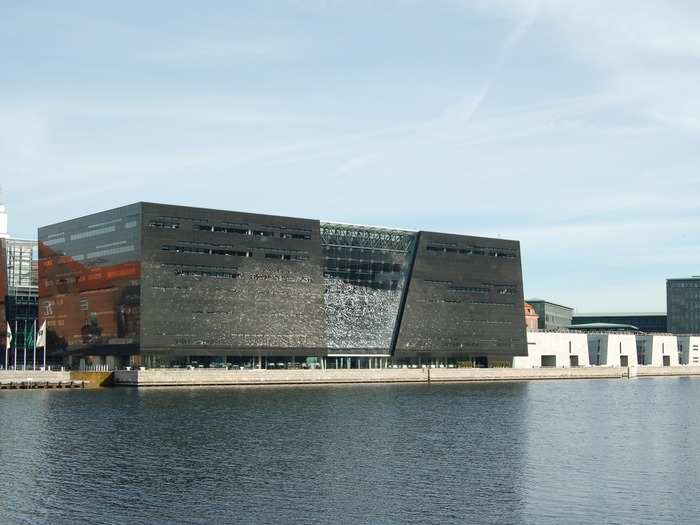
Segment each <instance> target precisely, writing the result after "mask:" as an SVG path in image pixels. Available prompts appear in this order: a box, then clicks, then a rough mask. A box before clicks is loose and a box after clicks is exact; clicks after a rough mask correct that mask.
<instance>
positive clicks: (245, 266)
mask: <svg viewBox="0 0 700 525" xmlns="http://www.w3.org/2000/svg"><path fill="white" fill-rule="evenodd" d="M39 256H40V260H39V273H40V282H39V295H40V301H39V303H40V317H41V318H42V320H43V319H46V321H47V322H48V327H49V330H48V332H49V344H50V352H52V353H53V354H54V355H56V356H60V357H63V358H64V360H66V361H68V362H71V363H73V364H74V363H75V360H76V359H77V360H86V361H89V362H91V363H100V364H101V363H105V364H108V365H112V366H124V365H139V364H144V365H147V366H171V365H185V364H188V363H189V364H195V363H196V364H197V365H202V364H203V365H210V366H224V364H226V363H229V364H230V363H234V364H250V363H254V364H255V365H256V366H267V367H276V366H287V365H289V364H290V363H296V364H300V363H303V364H305V365H308V364H312V365H316V364H319V363H320V364H322V365H324V366H326V365H327V366H330V367H334V366H353V367H356V366H370V365H373V366H384V365H386V364H387V363H389V362H392V361H393V362H411V363H413V362H415V363H429V362H436V361H439V362H443V363H448V362H456V361H465V360H471V361H473V362H478V363H484V364H486V363H488V362H489V361H495V360H499V361H500V360H509V359H510V358H512V356H514V355H526V351H527V345H526V341H525V329H524V320H523V296H522V274H521V263H520V247H519V243H518V242H517V241H508V240H502V239H486V238H480V237H469V236H461V235H450V234H441V233H432V232H420V231H409V230H401V229H393V228H381V227H373V226H361V225H348V224H339V223H332V222H323V221H319V220H313V219H301V218H291V217H279V216H273V215H260V214H251V213H240V212H231V211H221V210H210V209H203V208H190V207H182V206H172V205H162V204H151V203H137V204H133V205H130V206H125V207H123V208H118V209H114V210H109V211H105V212H102V213H97V214H94V215H90V216H87V217H83V218H80V219H74V220H70V221H65V222H62V223H59V224H54V225H51V226H46V227H43V228H40V229H39Z"/></svg>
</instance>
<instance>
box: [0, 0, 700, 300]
mask: <svg viewBox="0 0 700 525" xmlns="http://www.w3.org/2000/svg"><path fill="white" fill-rule="evenodd" d="M698 27H700V2H697V1H695V0H692V1H691V0H689V1H683V0H676V1H666V2H654V1H645V0H615V1H610V0H606V1H597V0H587V1H585V2H582V1H580V0H573V1H546V0H542V1H538V0H473V1H468V0H425V1H422V0H396V1H392V0H371V1H365V0H348V1H343V0H277V1H274V2H273V1H265V0H254V1H246V0H237V1H235V2H230V1H223V0H222V1H218V0H202V1H200V2H191V1H179V0H167V1H161V0H150V1H148V2H137V1H126V0H123V1H117V0H115V1H112V2H93V1H84V2H81V1H71V0H63V1H61V2H55V1H44V2H41V1H34V0H21V1H15V0H4V1H3V2H0V159H1V162H0V185H2V188H3V193H4V200H5V203H6V205H7V207H8V211H9V213H10V232H11V233H12V235H13V236H17V237H28V238H33V237H35V236H36V229H37V227H39V226H42V225H45V224H50V223H53V222H58V221H61V220H66V219H69V218H74V217H78V216H81V215H85V214H88V213H92V212H96V211H100V210H103V209H107V208H111V207H116V206H120V205H124V204H128V203H132V202H137V201H151V202H164V203H174V204H183V205H193V206H202V207H211V208H220V209H230V210H238V211H248V212H258V213H268V214H274V215H289V216H297V217H308V218H317V219H322V220H333V221H340V222H350V223H361V224H376V225H385V226H393V227H402V228H411V229H420V230H428V231H446V232H452V233H461V234H467V235H483V236H493V237H501V238H508V239H517V240H519V241H520V243H521V250H522V255H523V276H524V286H525V296H526V298H527V297H530V298H533V297H538V298H545V299H548V300H551V301H554V302H557V303H560V304H565V305H569V306H572V307H574V308H576V310H577V311H579V312H591V311H665V309H666V298H665V293H666V292H665V279H666V278H668V277H684V276H689V275H697V274H700V264H698V262H699V261H700V242H699V233H700V206H699V204H700V170H699V167H700V96H699V93H700V32H699V31H698V30H697V28H698Z"/></svg>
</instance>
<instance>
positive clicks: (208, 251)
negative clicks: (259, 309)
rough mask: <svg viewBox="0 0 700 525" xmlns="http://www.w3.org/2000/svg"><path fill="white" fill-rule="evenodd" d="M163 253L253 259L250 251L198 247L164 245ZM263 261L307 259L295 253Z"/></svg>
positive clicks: (280, 254) (278, 255)
mask: <svg viewBox="0 0 700 525" xmlns="http://www.w3.org/2000/svg"><path fill="white" fill-rule="evenodd" d="M160 249H161V251H164V252H175V253H192V254H198V255H226V256H232V257H253V252H251V251H240V250H227V249H220V248H200V247H198V246H173V245H169V244H164V245H162V246H161V247H160ZM265 259H273V260H278V261H305V260H307V259H308V257H307V256H306V255H302V254H295V253H266V254H265Z"/></svg>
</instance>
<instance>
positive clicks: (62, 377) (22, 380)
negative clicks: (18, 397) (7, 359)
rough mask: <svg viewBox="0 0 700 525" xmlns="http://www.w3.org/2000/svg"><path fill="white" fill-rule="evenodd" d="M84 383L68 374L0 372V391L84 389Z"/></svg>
mask: <svg viewBox="0 0 700 525" xmlns="http://www.w3.org/2000/svg"><path fill="white" fill-rule="evenodd" d="M87 385H88V383H87V382H86V381H82V380H74V379H73V378H71V374H70V372H49V371H42V370H16V371H15V370H3V371H0V389H3V390H5V389H23V390H24V389H35V388H85V387H86V386H87Z"/></svg>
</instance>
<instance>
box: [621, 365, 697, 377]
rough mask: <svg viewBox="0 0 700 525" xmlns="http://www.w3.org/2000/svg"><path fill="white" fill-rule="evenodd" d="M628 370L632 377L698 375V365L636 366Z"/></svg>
mask: <svg viewBox="0 0 700 525" xmlns="http://www.w3.org/2000/svg"><path fill="white" fill-rule="evenodd" d="M630 370H631V373H630V375H631V376H632V377H634V376H635V375H636V376H637V377H659V376H700V366H638V367H636V369H634V368H631V369H630Z"/></svg>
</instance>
